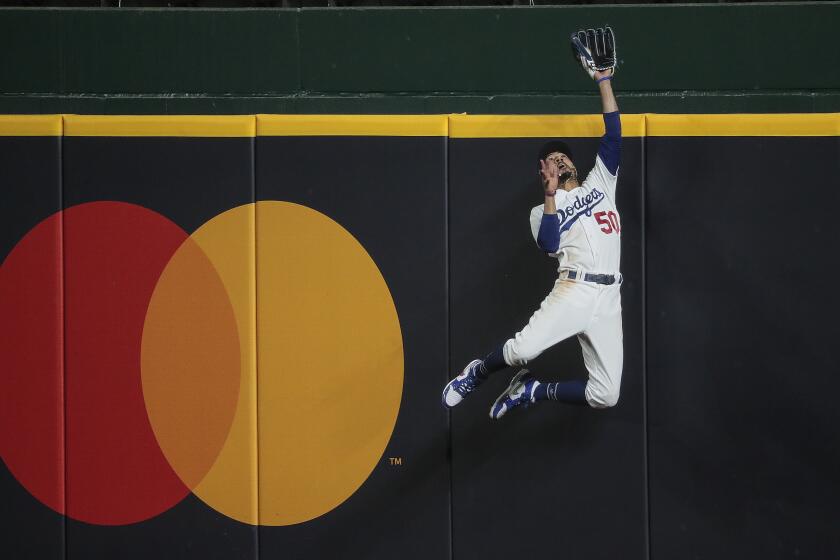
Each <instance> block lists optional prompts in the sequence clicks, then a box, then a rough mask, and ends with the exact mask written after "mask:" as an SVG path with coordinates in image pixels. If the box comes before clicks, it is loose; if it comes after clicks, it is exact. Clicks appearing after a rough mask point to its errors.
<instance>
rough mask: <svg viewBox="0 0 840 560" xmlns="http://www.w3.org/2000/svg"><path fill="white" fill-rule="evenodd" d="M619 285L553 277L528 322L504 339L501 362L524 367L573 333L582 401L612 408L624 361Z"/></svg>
mask: <svg viewBox="0 0 840 560" xmlns="http://www.w3.org/2000/svg"><path fill="white" fill-rule="evenodd" d="M620 286H621V285H620V284H613V285H611V286H605V285H602V284H595V283H593V282H586V281H581V280H568V279H558V280H557V282H555V284H554V288H553V289H552V290H551V293H549V294H548V296H547V297H546V298H545V299H544V300H543V302H542V304H540V308H539V309H538V310H537V311H535V312H534V314H533V315H532V316H531V319H530V320H529V321H528V324H527V325H525V327H524V328H523V329H522V330H521V331H519V332H518V333H516V334H515V335H514V337H513V338H511V339H510V340H508V341H507V342H506V343H505V345H504V349H503V351H504V358H505V362H507V364H508V365H509V366H522V365H525V364H526V363H528V362H529V361H530V360H533V359H534V358H536V357H537V356H539V355H540V354H542V353H543V352H544V351H546V350H547V349H549V348H551V347H552V346H554V345H555V344H557V343H559V342H561V341H563V340H565V339H567V338H569V337H570V336H572V335H577V337H578V341H579V342H580V347H581V350H582V351H583V361H584V364H585V365H586V369H587V370H588V371H589V381H588V382H587V384H586V402H588V403H589V406H591V407H593V408H607V407H610V406H614V405H615V404H616V403H617V402H618V394H619V391H620V390H621V369H622V366H623V362H624V346H623V338H624V335H623V333H622V329H621V288H620Z"/></svg>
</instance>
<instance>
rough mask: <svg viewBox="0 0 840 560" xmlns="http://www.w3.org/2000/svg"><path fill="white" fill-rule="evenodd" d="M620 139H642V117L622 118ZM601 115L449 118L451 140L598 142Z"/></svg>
mask: <svg viewBox="0 0 840 560" xmlns="http://www.w3.org/2000/svg"><path fill="white" fill-rule="evenodd" d="M621 133H622V135H623V136H628V137H629V136H644V135H645V116H644V115H621ZM602 134H604V119H603V117H602V116H601V115H452V116H450V117H449V137H450V138H554V137H558V136H560V137H578V138H597V137H599V136H601V135H602Z"/></svg>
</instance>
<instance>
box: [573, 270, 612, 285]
mask: <svg viewBox="0 0 840 560" xmlns="http://www.w3.org/2000/svg"><path fill="white" fill-rule="evenodd" d="M577 277H578V272H577V270H570V271H569V272H567V273H566V278H569V279H570V280H576V279H577ZM583 279H584V280H586V281H587V282H595V283H596V284H604V285H605V286H612V285H613V284H615V283H616V282H618V283H619V284H621V278H620V277H616V276H615V275H613V274H590V273H589V272H587V273H586V274H584V275H583Z"/></svg>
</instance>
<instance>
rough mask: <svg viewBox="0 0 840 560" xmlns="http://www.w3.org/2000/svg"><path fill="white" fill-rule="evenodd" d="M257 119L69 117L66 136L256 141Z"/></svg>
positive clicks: (212, 117)
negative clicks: (248, 139)
mask: <svg viewBox="0 0 840 560" xmlns="http://www.w3.org/2000/svg"><path fill="white" fill-rule="evenodd" d="M255 121H256V119H255V118H254V116H253V115H222V116H210V115H148V116H146V115H65V116H64V135H65V136H182V137H199V138H201V137H210V138H217V137H218V138H237V137H253V136H254V135H255V132H256V123H255Z"/></svg>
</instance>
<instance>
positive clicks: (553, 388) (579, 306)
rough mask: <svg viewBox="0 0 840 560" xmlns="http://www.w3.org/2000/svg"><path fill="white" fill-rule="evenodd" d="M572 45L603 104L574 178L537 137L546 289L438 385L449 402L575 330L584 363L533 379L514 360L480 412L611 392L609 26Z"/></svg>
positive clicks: (617, 230) (587, 399) (614, 295)
mask: <svg viewBox="0 0 840 560" xmlns="http://www.w3.org/2000/svg"><path fill="white" fill-rule="evenodd" d="M571 40H572V51H573V54H574V55H575V57H576V58H577V59H578V60H580V63H581V65H582V66H583V69H584V70H586V72H587V73H588V74H589V76H590V77H592V79H594V80H595V83H596V84H597V86H598V89H599V90H600V93H601V103H602V106H603V113H604V127H605V133H604V135H603V136H602V137H601V143H600V146H599V148H598V155H597V156H596V158H595V167H594V168H593V169H592V171H591V172H590V173H589V174H588V175H587V176H586V178H585V179H584V180H583V182H582V183H581V182H580V178H579V176H578V170H577V167H576V165H575V163H574V161H573V155H572V151H571V150H570V149H569V147H568V146H567V145H566V144H565V143H563V142H561V141H553V142H549V143H547V144H546V145H545V146H543V149H542V150H541V152H540V156H539V157H540V170H539V172H540V175H541V179H542V187H543V190H544V191H545V192H544V194H545V202H544V203H543V204H541V205H539V206H537V207H535V208H534V209H533V210H531V232H532V234H533V236H534V239H535V240H536V242H537V245H538V246H539V247H540V249H542V250H543V251H544V252H545V253H546V254H548V255H549V256H550V257H553V258H556V259H557V260H558V261H559V267H558V269H559V276H558V278H557V281H556V282H555V284H554V287H553V289H552V290H551V292H550V293H549V294H548V296H546V298H545V299H544V300H543V302H542V304H540V308H539V309H538V310H536V311H535V312H534V314H533V315H532V316H531V318H530V320H529V321H528V324H527V325H525V326H524V327H523V328H522V330H520V331H519V332H518V333H516V334H515V335H514V336H513V338H511V339H509V340H507V341H506V342H505V343H504V344H503V345H501V346H500V347H498V348H497V349H495V350H493V351H492V352H491V353H490V354H488V355H487V357H485V358H484V359H483V360H478V359H476V360H473V361H471V362H470V363H469V364H467V367H465V368H464V370H463V371H462V372H461V374H460V375H458V376H457V377H456V378H455V379H453V380H452V381H450V382H449V383H448V384H447V385H446V387H445V388H444V390H443V404H444V406H446V407H447V408H452V407H454V406H456V405H457V404H458V403H460V402H461V401H462V400H464V399H465V398H466V397H468V396H469V395H470V394H471V393H472V392H473V391H475V390H476V389H477V388H478V387H479V386H480V385H481V383H482V382H483V381H485V380H486V379H487V378H488V376H489V375H490V374H492V373H494V372H497V371H500V370H502V369H505V368H507V367H509V366H510V367H520V366H524V365H525V364H527V363H528V362H529V361H531V360H533V359H534V358H536V357H537V356H539V355H540V354H542V353H543V352H544V351H545V350H547V349H548V348H550V347H552V346H554V345H555V344H557V343H559V342H561V341H563V340H565V339H567V338H569V337H570V336H573V335H577V337H578V341H579V342H580V346H581V349H582V351H583V360H584V363H585V365H586V369H587V370H588V372H589V379H588V380H586V381H583V380H575V381H565V382H559V383H543V382H540V381H538V380H537V379H536V378H535V377H533V376H532V375H531V374H530V373H529V372H528V370H527V369H520V370H519V371H518V372H517V373H516V374H515V375H514V376H513V378H512V379H511V381H510V385H508V388H507V389H506V390H505V391H504V392H503V393H502V394H501V395H500V396H499V398H498V399H496V402H495V403H494V404H493V406H492V407H491V409H490V417H491V418H494V419H498V418H501V417H502V416H504V415H505V414H506V413H507V412H508V411H509V410H510V409H512V408H514V407H517V406H521V405H525V406H527V405H529V404H531V403H535V402H537V401H544V400H549V401H558V402H563V403H571V404H580V405H587V404H588V405H589V406H591V407H593V408H607V407H611V406H614V405H615V404H616V403H617V402H618V395H619V390H620V388H621V369H622V362H623V358H624V353H623V348H622V339H623V335H622V329H621V293H620V287H621V283H622V276H621V273H620V272H619V262H620V259H621V220H620V217H619V213H618V209H617V208H616V204H615V189H616V182H617V180H618V164H619V156H620V150H621V120H620V118H619V112H618V104H617V103H616V100H615V95H614V94H613V90H612V78H613V74H614V72H615V65H616V61H617V59H616V48H615V36H614V34H613V31H612V29H610V28H609V27H606V28H603V29H589V30H581V31H578V32H577V33H573V34H572V37H571Z"/></svg>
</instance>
